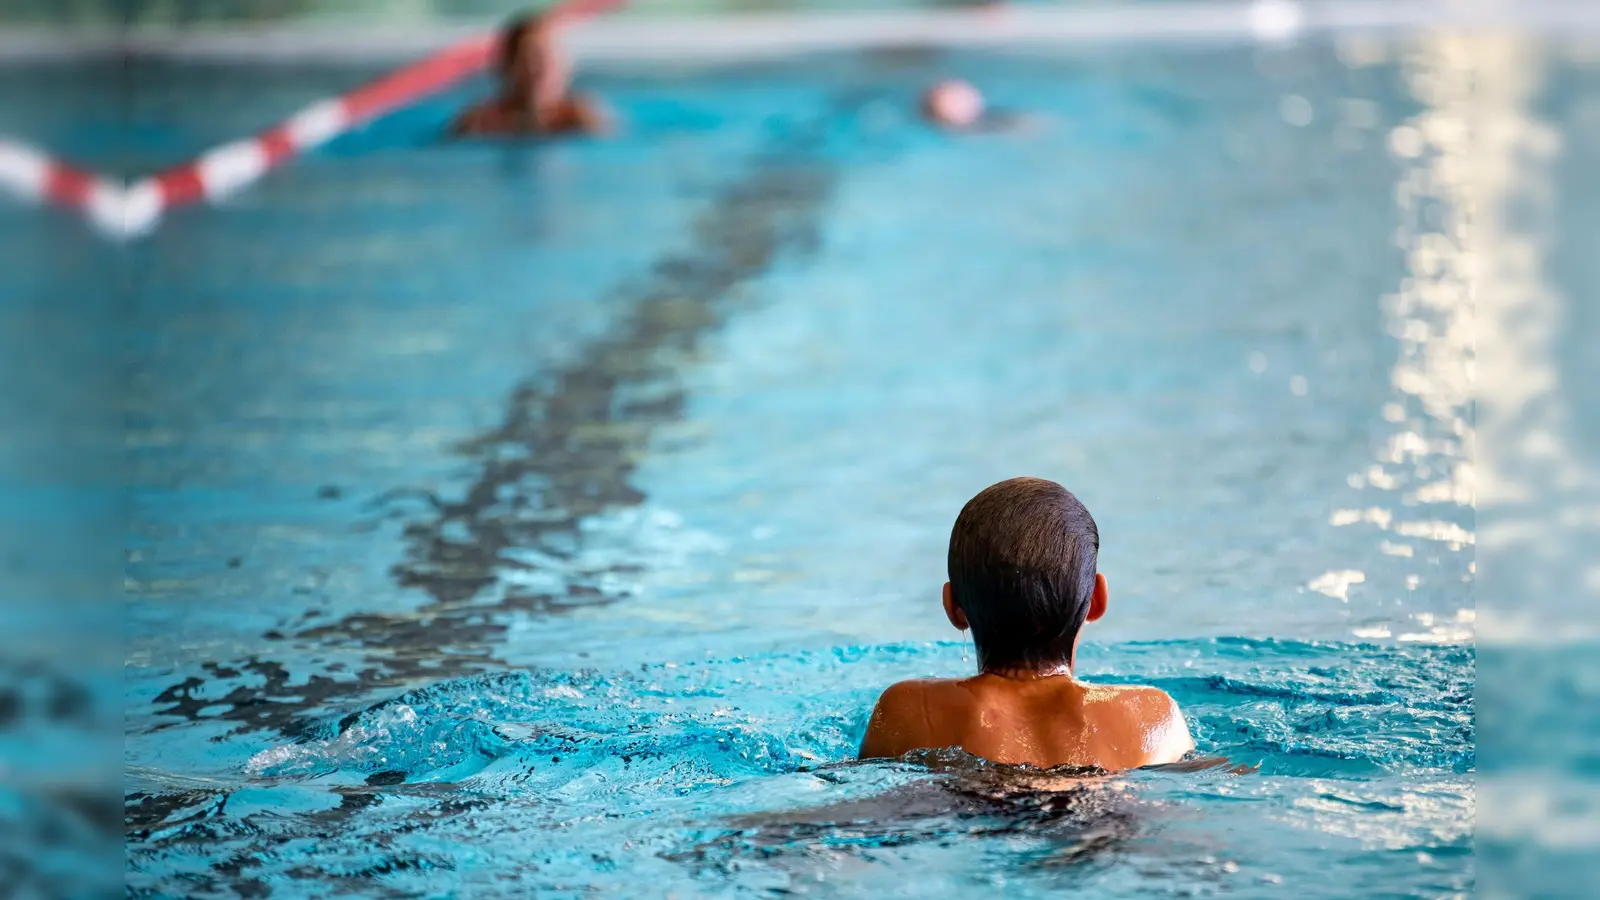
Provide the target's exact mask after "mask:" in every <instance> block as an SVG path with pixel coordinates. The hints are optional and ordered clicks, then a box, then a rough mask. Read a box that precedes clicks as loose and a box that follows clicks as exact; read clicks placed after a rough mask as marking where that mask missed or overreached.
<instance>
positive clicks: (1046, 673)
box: [978, 662, 1072, 681]
mask: <svg viewBox="0 0 1600 900" xmlns="http://www.w3.org/2000/svg"><path fill="white" fill-rule="evenodd" d="M978 674H980V675H994V676H995V677H997V678H1009V679H1011V680H1012V681H1036V680H1038V679H1040V678H1056V677H1059V676H1062V675H1065V676H1067V677H1068V678H1071V677H1072V663H1069V662H1065V663H1057V664H1055V665H1053V666H1038V667H1036V666H992V667H985V668H984V669H982V670H980V671H979V673H978Z"/></svg>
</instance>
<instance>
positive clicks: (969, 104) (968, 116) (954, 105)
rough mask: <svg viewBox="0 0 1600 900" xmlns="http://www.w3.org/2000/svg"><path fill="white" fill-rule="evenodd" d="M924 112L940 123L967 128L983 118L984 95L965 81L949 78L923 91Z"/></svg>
mask: <svg viewBox="0 0 1600 900" xmlns="http://www.w3.org/2000/svg"><path fill="white" fill-rule="evenodd" d="M922 112H923V114H924V115H926V116H927V117H928V118H929V119H931V120H933V121H934V122H937V123H938V124H940V125H944V126H947V127H951V128H966V127H968V126H971V125H974V124H976V123H977V121H978V119H980V118H982V116H983V95H982V94H980V93H978V89H977V88H975V87H973V86H972V85H970V84H968V83H967V82H965V81H962V80H960V79H956V78H951V79H947V80H945V81H941V82H939V83H938V84H935V85H934V86H933V87H930V88H928V90H927V91H926V92H924V93H923V95H922Z"/></svg>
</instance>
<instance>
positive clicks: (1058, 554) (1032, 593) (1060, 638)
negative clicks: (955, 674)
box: [949, 478, 1100, 669]
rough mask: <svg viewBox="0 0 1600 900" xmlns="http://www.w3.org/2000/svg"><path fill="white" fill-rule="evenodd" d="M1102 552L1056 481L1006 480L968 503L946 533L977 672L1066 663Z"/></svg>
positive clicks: (955, 594)
mask: <svg viewBox="0 0 1600 900" xmlns="http://www.w3.org/2000/svg"><path fill="white" fill-rule="evenodd" d="M1099 553H1100V530H1099V528H1097V527H1096V526H1095V523H1094V517H1093V516H1091V515H1089V510H1088V509H1086V508H1084V505H1083V504H1082V503H1080V502H1078V498H1077V497H1074V496H1073V495H1072V492H1071V491H1069V490H1067V489H1066V488H1064V487H1062V486H1061V485H1059V484H1056V483H1055V482H1053V481H1046V480H1044V479H1042V478H1013V479H1010V480H1009V481H1002V482H1000V483H999V484H996V485H992V486H990V487H988V488H985V489H984V490H983V491H982V492H981V493H979V494H978V495H977V496H976V497H973V498H972V499H971V500H969V501H967V505H966V506H964V507H962V509H961V515H959V516H957V517H956V524H955V528H954V529H952V530H951V532H950V560H949V566H950V593H951V597H952V599H953V600H954V601H955V603H956V605H957V606H959V607H961V610H962V612H963V613H964V614H965V615H966V617H967V624H968V625H969V626H970V627H971V628H972V640H973V643H974V645H976V647H977V650H978V665H979V667H980V668H983V669H1003V668H1023V667H1026V668H1038V667H1046V666H1054V665H1060V664H1064V663H1071V662H1072V651H1073V647H1074V645H1075V644H1076V643H1077V638H1078V631H1079V630H1080V629H1081V628H1082V627H1083V622H1084V619H1085V618H1086V617H1087V616H1088V613H1089V605H1090V601H1091V600H1092V598H1093V597H1094V589H1095V574H1096V571H1097V570H1096V563H1097V558H1098V556H1099Z"/></svg>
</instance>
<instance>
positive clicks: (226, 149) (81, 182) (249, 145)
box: [0, 35, 495, 238]
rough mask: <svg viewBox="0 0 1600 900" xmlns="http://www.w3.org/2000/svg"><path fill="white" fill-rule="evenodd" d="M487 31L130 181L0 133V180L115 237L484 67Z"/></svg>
mask: <svg viewBox="0 0 1600 900" xmlns="http://www.w3.org/2000/svg"><path fill="white" fill-rule="evenodd" d="M494 53H495V39H494V36H493V35H485V36H480V37H474V38H471V39H469V40H465V41H462V42H460V43H458V44H454V45H452V46H450V47H447V48H445V49H444V50H441V51H440V52H438V53H435V54H434V55H432V56H429V57H427V58H426V59H423V60H422V61H420V62H416V63H413V64H411V65H408V66H406V67H404V68H402V69H399V70H397V71H395V72H392V73H390V74H389V75H386V76H384V77H382V78H380V79H378V80H377V81H373V82H371V83H369V84H365V85H363V86H361V87H359V88H356V89H355V90H353V91H350V92H349V93H346V94H342V95H340V96H337V97H331V98H328V99H325V100H320V101H318V102H316V103H313V104H311V105H310V106H307V107H305V108H304V109H302V110H301V111H300V112H298V113H295V114H294V115H292V116H290V117H289V118H287V119H285V120H284V121H282V122H280V123H278V124H277V125H274V126H273V127H271V128H268V129H267V130H266V131H263V132H261V133H260V134H257V135H256V136H254V137H251V138H247V139H245V140H241V141H233V142H231V143H227V144H223V145H221V146H219V147H216V148H213V149H212V150H209V151H207V152H206V153H204V154H202V155H201V156H199V157H198V158H196V159H194V160H192V161H190V162H187V163H184V164H183V165H180V166H174V167H173V168H171V169H167V170H166V171H164V172H161V173H159V174H157V175H153V176H150V177H148V178H143V179H140V180H139V181H136V182H134V183H132V184H126V183H119V182H118V181H116V180H113V179H110V178H106V177H103V176H98V175H94V174H92V173H89V172H85V171H83V170H80V169H76V168H73V167H72V166H69V165H66V164H65V163H62V162H60V161H58V160H55V159H52V158H51V157H50V156H48V155H47V154H45V153H44V152H42V151H40V150H38V149H36V148H34V147H31V146H28V145H27V144H23V143H19V142H16V141H11V140H7V139H5V138H0V185H4V186H5V187H8V188H10V189H11V190H12V191H13V192H14V193H17V194H19V195H21V196H22V197H23V198H24V199H28V200H33V201H43V202H48V203H53V204H56V205H58V206H64V207H68V208H72V209H77V210H80V211H81V212H83V213H84V214H85V215H86V216H87V217H88V218H89V220H90V221H91V222H93V223H94V225H95V226H96V227H98V228H100V229H101V230H102V231H105V232H106V233H107V234H109V235H111V236H112V237H116V238H130V237H137V236H139V235H142V234H145V233H147V232H149V231H150V230H152V229H153V228H154V227H155V226H156V223H157V222H159V221H160V219H161V216H162V214H163V213H165V212H166V211H167V210H169V209H173V208H175V207H179V206H184V205H187V204H190V203H197V202H199V201H202V200H206V201H216V200H221V199H224V198H226V197H228V196H230V195H232V194H234V193H237V192H238V191H239V190H241V189H243V188H244V187H246V186H248V185H250V184H251V183H253V182H255V181H256V180H257V179H259V178H260V177H261V176H263V175H265V174H266V173H267V172H268V171H270V170H271V169H273V168H274V167H276V166H278V165H281V164H282V163H284V162H285V161H287V160H290V159H293V158H294V157H296V156H298V155H300V154H302V153H304V152H306V151H307V150H311V149H313V148H315V147H318V146H320V145H322V144H325V143H327V142H328V141H331V140H333V139H334V138H336V137H338V136H339V135H341V134H344V133H345V132H347V131H350V130H351V129H353V128H356V127H358V126H360V125H362V124H364V123H366V122H368V121H371V120H372V119H374V118H377V117H378V116H381V115H383V114H385V113H388V112H392V111H394V110H396V109H399V108H400V107H403V106H406V105H408V104H410V103H414V102H416V101H417V100H419V99H421V98H422V97H425V96H427V95H429V94H433V93H437V92H439V91H441V90H443V89H445V88H447V87H449V86H451V85H453V84H456V83H457V82H459V81H462V80H464V79H466V78H469V77H471V76H473V75H475V74H477V73H479V72H481V71H483V70H484V69H485V68H487V67H488V65H489V62H490V60H491V59H492V58H493V56H494Z"/></svg>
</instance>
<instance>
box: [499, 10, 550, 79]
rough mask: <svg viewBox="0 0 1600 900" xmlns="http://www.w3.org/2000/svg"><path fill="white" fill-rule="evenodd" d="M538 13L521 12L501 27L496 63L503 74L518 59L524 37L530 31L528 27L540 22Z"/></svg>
mask: <svg viewBox="0 0 1600 900" xmlns="http://www.w3.org/2000/svg"><path fill="white" fill-rule="evenodd" d="M539 18H540V17H539V14H538V13H519V14H517V15H516V16H515V17H513V18H512V19H511V21H509V22H507V23H506V24H505V25H504V26H503V27H501V29H500V49H499V51H497V55H496V56H495V60H494V64H495V66H496V68H497V69H498V70H499V71H500V73H501V74H504V73H505V72H506V71H507V70H508V69H510V68H511V64H512V63H514V62H516V61H517V54H518V53H520V52H521V51H522V41H523V38H524V37H525V36H526V35H527V33H528V27H529V26H531V25H535V24H538V22H539Z"/></svg>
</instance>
